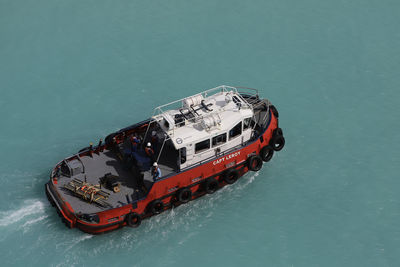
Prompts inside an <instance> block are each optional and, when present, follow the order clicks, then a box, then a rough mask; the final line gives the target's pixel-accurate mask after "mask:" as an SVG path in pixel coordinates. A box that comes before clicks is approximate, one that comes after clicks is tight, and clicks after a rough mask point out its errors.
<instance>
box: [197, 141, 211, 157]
mask: <svg viewBox="0 0 400 267" xmlns="http://www.w3.org/2000/svg"><path fill="white" fill-rule="evenodd" d="M209 148H210V139H207V140H204V141H201V142H199V143H197V144H196V145H195V147H194V151H195V153H196V154H197V153H200V152H203V151H206V150H207V149H209Z"/></svg>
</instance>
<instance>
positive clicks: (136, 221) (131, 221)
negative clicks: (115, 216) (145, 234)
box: [126, 212, 142, 228]
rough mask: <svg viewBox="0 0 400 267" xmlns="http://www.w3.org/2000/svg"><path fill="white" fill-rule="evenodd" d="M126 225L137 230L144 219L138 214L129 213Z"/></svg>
mask: <svg viewBox="0 0 400 267" xmlns="http://www.w3.org/2000/svg"><path fill="white" fill-rule="evenodd" d="M126 223H127V224H128V226H130V227H133V228H136V227H138V226H139V225H140V224H141V223H142V217H140V215H139V214H137V213H136V212H132V213H129V214H128V215H127V216H126Z"/></svg>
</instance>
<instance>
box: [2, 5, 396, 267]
mask: <svg viewBox="0 0 400 267" xmlns="http://www.w3.org/2000/svg"><path fill="white" fill-rule="evenodd" d="M399 14H400V2H398V1H390V0H380V1H365V0H364V1H361V0H354V1H344V0H336V1H333V0H329V1H320V0H304V1H295V0H279V1H278V0H270V1H222V0H221V1H188V0H185V1H183V0H182V1H175V0H173V1H128V0H127V1H101V0H96V1H77V0H72V1H45V0H35V1H22V0H21V1H14V0H0V93H1V94H0V114H1V117H0V125H1V131H0V149H1V153H0V185H1V187H0V190H1V194H0V255H1V256H0V258H1V262H2V264H1V265H2V266H9V265H15V266H29V265H34V266H45V265H50V266H72V265H75V266H94V265H104V266H105V265H119V266H307V267H308V266H399V265H400V256H399V255H400V230H399V227H398V226H399V219H400V196H399V188H400V179H399V177H400V175H399V170H400V168H399V163H400V145H399V139H400V123H399V115H400V112H399V106H400V100H399V98H400V90H399V88H400V77H399V73H400V31H399V25H400V17H399ZM220 84H228V85H234V86H239V85H241V86H248V87H255V88H260V89H261V90H260V92H261V95H262V96H264V97H267V98H269V99H270V100H271V101H272V102H273V103H274V104H275V105H276V106H277V107H278V110H279V112H280V119H281V120H280V123H281V127H282V128H283V129H284V134H285V137H286V147H285V149H284V150H283V151H281V152H280V153H277V154H276V155H275V157H274V158H273V160H272V161H271V162H270V163H269V164H268V166H264V168H263V169H262V170H261V171H259V172H258V173H255V174H254V173H253V174H247V175H246V176H245V177H244V178H243V179H241V180H240V181H238V182H237V183H236V184H234V185H232V186H229V187H225V188H224V189H223V190H221V191H219V192H218V193H216V194H214V195H212V196H206V197H204V198H202V199H199V200H196V201H193V202H191V203H190V204H188V205H185V206H180V207H178V208H176V209H174V210H172V211H168V212H165V213H163V214H161V215H159V216H157V217H153V218H152V219H150V220H146V221H144V222H143V224H142V225H141V227H140V228H138V229H130V228H124V229H122V230H119V231H115V232H112V233H110V234H106V235H102V236H90V235H87V234H85V233H82V232H80V231H78V230H76V229H74V230H70V229H67V228H66V227H65V226H64V225H63V224H62V223H61V221H60V219H59V217H58V216H57V214H56V212H55V210H54V208H52V207H51V206H50V205H49V204H48V202H47V200H46V197H45V194H44V187H43V184H44V183H45V182H46V181H47V179H48V175H49V172H50V169H51V168H52V167H53V166H54V164H55V163H57V162H58V161H59V160H60V159H62V158H64V157H66V156H68V155H70V154H72V153H74V152H76V151H77V150H78V149H80V148H82V147H84V146H87V145H88V143H89V142H91V141H92V142H97V140H98V139H99V138H101V137H104V136H105V135H107V134H108V133H110V132H112V131H115V130H117V129H119V128H122V127H124V126H128V125H130V124H133V123H134V122H137V121H140V120H142V119H145V118H147V117H148V116H149V115H150V114H151V112H152V108H153V107H154V106H156V105H161V104H163V103H166V102H168V101H172V100H175V99H177V98H181V97H184V96H187V95H190V94H194V93H197V92H198V91H201V90H203V89H208V88H212V87H215V86H217V85H220Z"/></svg>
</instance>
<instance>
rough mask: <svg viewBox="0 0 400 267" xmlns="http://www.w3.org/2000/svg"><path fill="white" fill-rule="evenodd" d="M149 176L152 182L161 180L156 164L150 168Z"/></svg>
mask: <svg viewBox="0 0 400 267" xmlns="http://www.w3.org/2000/svg"><path fill="white" fill-rule="evenodd" d="M151 175H152V176H153V181H154V182H155V181H157V180H158V179H160V178H161V170H160V168H159V167H158V164H157V162H154V163H153V168H151Z"/></svg>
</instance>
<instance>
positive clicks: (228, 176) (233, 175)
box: [223, 169, 239, 184]
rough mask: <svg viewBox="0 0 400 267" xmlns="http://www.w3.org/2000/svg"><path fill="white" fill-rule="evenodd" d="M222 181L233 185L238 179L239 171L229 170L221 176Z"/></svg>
mask: <svg viewBox="0 0 400 267" xmlns="http://www.w3.org/2000/svg"><path fill="white" fill-rule="evenodd" d="M223 178H224V181H225V182H226V183H227V184H233V183H235V182H236V181H237V179H238V178H239V171H238V170H236V169H229V170H227V171H226V172H224V174H223Z"/></svg>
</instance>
